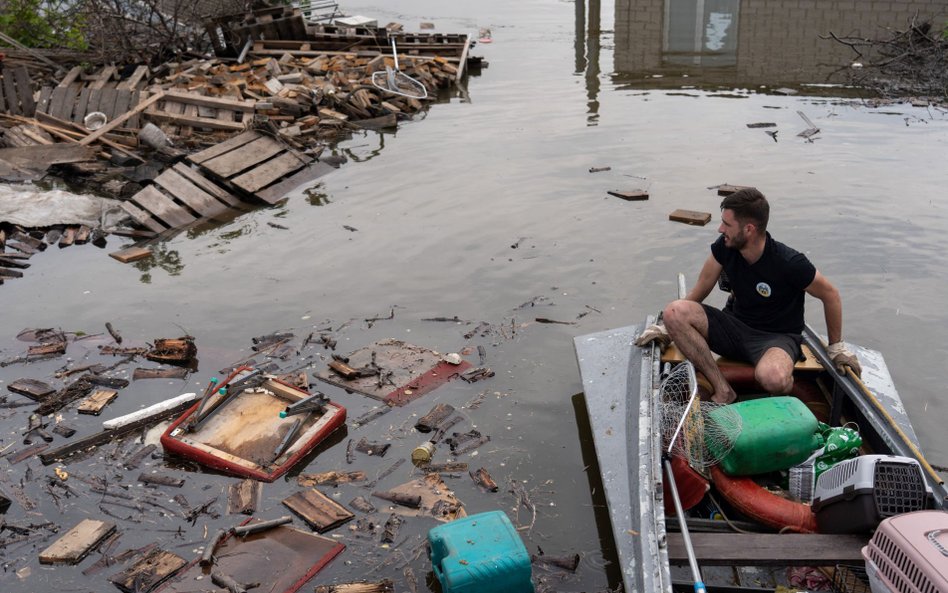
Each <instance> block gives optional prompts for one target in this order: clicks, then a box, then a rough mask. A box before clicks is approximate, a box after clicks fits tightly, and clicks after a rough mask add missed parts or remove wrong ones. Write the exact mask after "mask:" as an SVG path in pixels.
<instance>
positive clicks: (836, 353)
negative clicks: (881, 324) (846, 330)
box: [826, 342, 862, 377]
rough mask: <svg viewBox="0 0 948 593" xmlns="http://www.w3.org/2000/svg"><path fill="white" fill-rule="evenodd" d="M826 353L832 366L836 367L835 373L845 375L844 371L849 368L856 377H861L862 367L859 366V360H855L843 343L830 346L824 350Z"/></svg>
mask: <svg viewBox="0 0 948 593" xmlns="http://www.w3.org/2000/svg"><path fill="white" fill-rule="evenodd" d="M826 353H827V354H829V357H830V360H832V361H833V365H834V366H835V367H836V372H838V373H839V374H840V375H845V374H846V369H847V368H849V369H852V371H853V372H854V373H856V376H857V377H861V376H862V367H861V366H860V365H859V359H858V358H856V355H855V354H853V353H852V352H851V351H850V350H849V348H847V347H846V344H844V343H843V342H836V343H835V344H830V345H829V348H827V349H826Z"/></svg>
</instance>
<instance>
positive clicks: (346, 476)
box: [296, 471, 365, 486]
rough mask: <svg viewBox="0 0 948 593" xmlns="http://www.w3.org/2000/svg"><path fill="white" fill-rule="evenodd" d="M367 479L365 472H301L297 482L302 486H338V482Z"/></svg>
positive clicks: (346, 482) (345, 482)
mask: <svg viewBox="0 0 948 593" xmlns="http://www.w3.org/2000/svg"><path fill="white" fill-rule="evenodd" d="M364 480H365V472H362V471H354V472H337V471H328V472H322V473H318V474H300V475H298V476H297V477H296V483H297V484H299V485H300V486H336V485H338V484H348V483H349V482H362V481H364Z"/></svg>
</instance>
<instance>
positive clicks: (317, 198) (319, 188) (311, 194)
mask: <svg viewBox="0 0 948 593" xmlns="http://www.w3.org/2000/svg"><path fill="white" fill-rule="evenodd" d="M303 195H305V196H306V201H307V202H309V205H310V206H328V205H329V204H331V203H332V202H331V201H330V200H329V194H328V193H326V192H325V191H324V189H323V184H322V183H317V184H316V185H314V186H313V187H308V188H306V189H305V190H303Z"/></svg>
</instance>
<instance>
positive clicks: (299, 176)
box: [256, 162, 333, 204]
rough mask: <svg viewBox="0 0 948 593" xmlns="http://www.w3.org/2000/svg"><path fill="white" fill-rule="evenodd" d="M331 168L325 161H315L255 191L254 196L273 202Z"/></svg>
mask: <svg viewBox="0 0 948 593" xmlns="http://www.w3.org/2000/svg"><path fill="white" fill-rule="evenodd" d="M332 170H333V167H332V166H330V165H327V164H326V163H321V162H316V163H312V164H311V165H309V166H307V167H304V168H303V169H300V170H299V171H297V172H296V173H294V174H292V175H290V176H289V177H287V178H286V179H284V180H282V181H278V182H277V183H275V184H273V185H271V186H269V187H267V188H266V189H262V190H259V191H257V193H256V196H257V197H258V198H260V199H261V200H263V201H264V202H267V203H269V204H273V203H275V202H276V201H277V200H280V199H281V198H283V197H284V196H285V195H286V194H288V193H289V192H291V191H293V190H294V189H296V188H297V187H300V186H301V185H303V184H304V183H309V182H310V181H312V180H313V179H316V178H317V177H321V176H323V175H325V174H326V173H329V172H330V171H332Z"/></svg>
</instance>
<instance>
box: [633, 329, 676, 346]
mask: <svg viewBox="0 0 948 593" xmlns="http://www.w3.org/2000/svg"><path fill="white" fill-rule="evenodd" d="M671 341H672V339H671V336H669V335H668V331H666V330H665V325H664V324H662V323H653V324H652V325H650V326H648V327H646V328H645V331H643V332H642V333H641V334H640V335H639V337H638V338H636V339H635V345H636V346H638V347H640V348H644V347H646V346H648V345H649V344H651V343H652V342H657V343H658V348H659V350H661V351H662V352H664V351H665V348H668V345H669V344H671Z"/></svg>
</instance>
